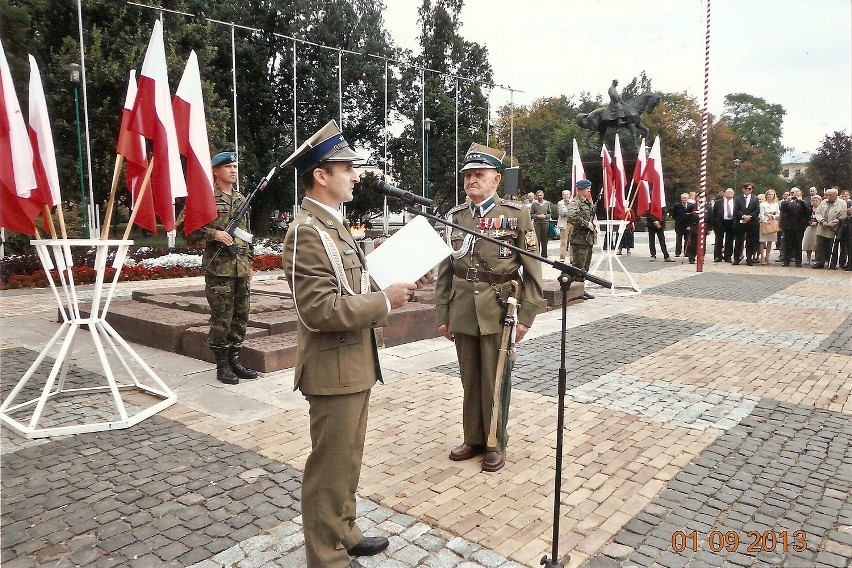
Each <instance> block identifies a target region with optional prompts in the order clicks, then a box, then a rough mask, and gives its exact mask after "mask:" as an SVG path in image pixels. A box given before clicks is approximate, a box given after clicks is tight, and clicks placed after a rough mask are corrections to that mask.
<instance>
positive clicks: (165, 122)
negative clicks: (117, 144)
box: [129, 20, 186, 231]
mask: <svg viewBox="0 0 852 568" xmlns="http://www.w3.org/2000/svg"><path fill="white" fill-rule="evenodd" d="M129 123H130V125H129V128H130V130H131V131H132V132H138V133H139V134H142V135H143V136H145V138H148V139H149V140H151V141H152V142H153V144H154V154H153V159H154V167H153V171H152V172H151V190H152V192H153V196H154V211H155V212H156V213H157V216H158V217H159V218H160V222H161V223H162V224H163V227H164V228H165V229H166V231H173V230H174V228H175V206H174V200H175V198H176V197H186V181H185V180H184V178H183V170H182V167H181V163H180V153H179V151H178V142H177V133H176V132H175V117H174V114H173V112H172V97H171V95H170V94H169V78H168V72H167V67H166V49H165V45H164V44H163V25H162V23H160V21H159V20H157V21H155V22H154V31H153V32H152V34H151V41H150V42H149V43H148V50H147V51H146V52H145V61H144V62H143V63H142V72H141V75H140V77H139V90H138V91H137V92H136V101H135V103H134V104H133V110H132V111H131V115H130V121H129Z"/></svg>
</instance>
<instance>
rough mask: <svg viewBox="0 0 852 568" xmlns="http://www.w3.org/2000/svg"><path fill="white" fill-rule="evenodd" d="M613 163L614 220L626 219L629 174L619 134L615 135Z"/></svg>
mask: <svg viewBox="0 0 852 568" xmlns="http://www.w3.org/2000/svg"><path fill="white" fill-rule="evenodd" d="M612 158H613V161H612V185H613V187H612V193H613V215H612V218H613V219H624V213H625V206H624V189H625V186H626V185H627V173H626V172H625V169H624V158H623V157H622V155H621V142H620V141H619V139H618V134H616V135H615V150H614V151H613V156H612Z"/></svg>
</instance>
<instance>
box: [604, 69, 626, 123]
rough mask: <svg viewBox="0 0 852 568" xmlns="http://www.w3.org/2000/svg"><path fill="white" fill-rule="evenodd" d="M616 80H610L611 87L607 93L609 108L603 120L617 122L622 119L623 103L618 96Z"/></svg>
mask: <svg viewBox="0 0 852 568" xmlns="http://www.w3.org/2000/svg"><path fill="white" fill-rule="evenodd" d="M616 87H618V79H613V80H612V85H610V86H609V90H608V91H607V93H608V94H609V106H607V107H606V108H607V113H606V114H607V115H608V116H605V117H604V120H618V119H619V118H624V101H622V100H621V95H619V94H618V89H616Z"/></svg>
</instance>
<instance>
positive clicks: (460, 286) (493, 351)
mask: <svg viewBox="0 0 852 568" xmlns="http://www.w3.org/2000/svg"><path fill="white" fill-rule="evenodd" d="M505 154H506V153H505V152H502V151H499V150H495V149H493V148H488V147H487V146H482V145H480V144H473V145H472V146H471V147H470V149H469V150H468V151H467V155H466V156H465V159H464V164H463V165H462V168H461V173H462V175H463V176H464V192H465V193H466V194H467V196H468V198H469V203H465V204H462V205H459V206H457V207H455V208H453V209H451V210H450V211H449V213H448V214H447V217H448V218H449V219H450V220H452V221H453V222H454V223H455V224H456V225H459V226H462V227H465V228H468V229H473V230H478V231H481V232H482V233H483V234H485V235H487V236H489V237H492V238H494V239H498V240H500V241H503V242H505V243H506V244H508V245H512V246H515V247H517V248H522V249H524V250H526V251H528V252H531V253H533V254H538V240H537V239H536V236H535V230H534V229H533V223H532V219H531V218H530V212H529V211H530V210H529V209H528V208H526V207H523V206H522V205H520V204H518V203H516V202H514V201H509V200H507V199H501V198H500V196H499V195H497V187H498V186H499V185H500V180H501V178H502V176H501V174H500V169H501V168H502V167H503V164H502V159H503V157H504V156H505ZM447 230H448V231H449V240H450V242H451V244H452V247H453V249H454V251H455V252H454V253H453V254H452V255H451V256H450V257H449V258H447V259H446V260H444V261H443V262H442V263H441V264H440V266H439V267H438V276H437V278H436V279H435V307H436V312H437V316H438V332H439V333H440V334H441V335H443V336H444V337H446V338H447V339H449V340H450V341H453V342H454V343H455V344H456V354H457V355H458V359H459V370H460V372H461V380H462V388H463V390H464V401H463V403H462V412H463V416H462V426H463V431H464V440H463V443H462V444H461V445H460V446H458V447H456V448H454V449H453V450H452V451H451V452H450V459H451V460H453V461H463V460H469V459H472V458H474V457H476V456H478V455H481V454H485V455H484V458H483V460H482V471H489V472H492V471H497V470H499V469H501V468H502V467H503V465H504V464H505V457H504V454H505V450H506V442H507V437H506V436H504V434H505V420H506V419H507V418H508V412H504V413H503V420H502V422H503V423H502V424H500V425H498V427H497V437H496V438H497V439H496V445H489V444H488V433H489V429H490V425H491V409H492V402H493V398H494V389H495V384H496V382H497V381H496V379H497V361H498V359H499V356H500V340H501V336H502V331H503V325H502V324H503V318H504V314H505V313H506V306H505V305H504V304H505V303H506V302H507V297H508V295H509V293H510V291H511V290H512V287H513V286H512V282H513V281H514V282H517V283H518V284H519V285H520V294H519V297H518V298H516V300H517V316H516V319H517V322H518V323H517V327H516V333H515V340H516V341H520V340H521V339H523V337H524V335H525V334H526V333H527V330H528V329H529V327H530V326H531V325H532V323H533V320H534V319H535V316H536V315H537V314H538V310H539V307H540V305H541V299H542V292H541V263H540V261H539V260H537V259H536V258H534V257H530V256H526V255H521V254H520V253H518V252H517V251H514V250H512V249H509V248H507V247H503V246H500V245H497V244H494V243H492V242H489V241H485V240H482V239H478V240H477V239H476V238H474V237H473V236H472V235H470V234H467V233H464V232H463V231H460V230H458V229H453V228H452V227H450V228H448V229H447ZM504 395H505V396H508V395H509V390H508V389H507V391H506V392H505V393H504ZM504 404H505V405H506V406H504V408H506V409H508V398H504Z"/></svg>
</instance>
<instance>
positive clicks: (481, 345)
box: [454, 333, 508, 450]
mask: <svg viewBox="0 0 852 568" xmlns="http://www.w3.org/2000/svg"><path fill="white" fill-rule="evenodd" d="M502 335H503V334H502V333H491V334H488V335H466V334H464V333H455V334H454V337H455V344H456V354H457V355H458V358H459V371H460V372H461V380H462V388H463V389H464V402H463V403H462V427H463V428H464V443H465V444H467V445H469V446H485V445H486V443H487V441H488V429H489V428H490V427H491V405H492V403H493V401H494V385H495V384H496V382H497V359H498V358H499V356H500V340H501V338H502ZM506 394H507V395H508V393H506ZM498 433H499V428H498ZM498 435H499V434H498ZM499 443H500V440H498V444H499ZM488 449H489V450H499V449H500V448H488Z"/></svg>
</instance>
